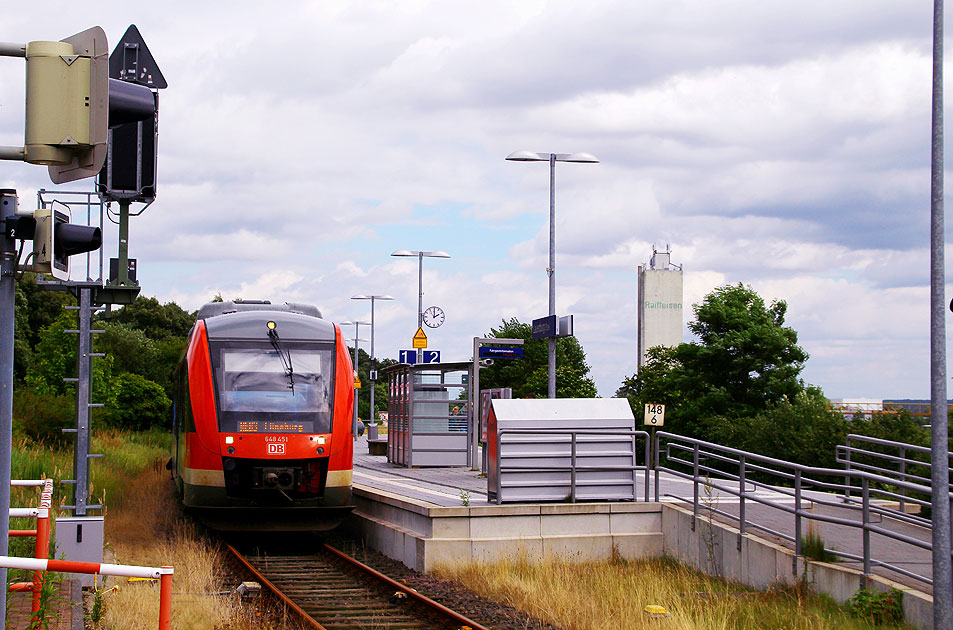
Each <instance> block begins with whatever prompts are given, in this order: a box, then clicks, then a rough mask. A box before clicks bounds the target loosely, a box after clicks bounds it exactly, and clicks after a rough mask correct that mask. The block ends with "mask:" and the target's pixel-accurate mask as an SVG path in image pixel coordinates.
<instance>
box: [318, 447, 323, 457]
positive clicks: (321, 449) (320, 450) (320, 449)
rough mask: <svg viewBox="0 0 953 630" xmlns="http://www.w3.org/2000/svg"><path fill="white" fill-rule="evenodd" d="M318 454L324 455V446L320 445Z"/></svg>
mask: <svg viewBox="0 0 953 630" xmlns="http://www.w3.org/2000/svg"><path fill="white" fill-rule="evenodd" d="M318 455H324V447H323V446H319V447H318Z"/></svg>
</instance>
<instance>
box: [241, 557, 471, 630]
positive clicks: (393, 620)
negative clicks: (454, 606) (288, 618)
mask: <svg viewBox="0 0 953 630" xmlns="http://www.w3.org/2000/svg"><path fill="white" fill-rule="evenodd" d="M227 547H228V550H229V551H230V552H231V553H232V554H233V555H234V556H235V557H236V558H237V559H238V561H239V562H240V563H241V564H243V565H244V566H245V567H246V568H247V569H248V570H250V571H251V572H252V573H254V574H255V576H256V577H257V579H258V580H259V581H260V582H261V584H262V585H263V586H265V587H267V588H269V589H271V590H272V591H273V592H274V593H275V595H277V596H278V597H279V598H280V599H282V600H283V601H284V602H285V603H286V604H287V605H288V606H289V607H290V608H291V609H292V610H294V611H295V612H296V613H298V614H299V615H301V618H302V619H303V620H304V622H305V623H306V624H308V625H310V626H311V627H313V628H315V629H317V630H371V629H374V630H382V629H385V628H386V629H391V630H437V629H440V630H446V629H459V628H467V627H468V628H471V629H472V630H487V628H485V627H484V626H481V625H480V624H478V623H476V622H474V621H472V620H470V619H467V618H466V617H464V616H463V615H460V614H457V613H455V612H454V611H452V610H450V609H449V608H446V607H445V606H442V605H441V604H439V603H437V602H435V601H433V600H432V599H430V598H428V597H426V596H424V595H421V594H420V593H418V592H417V591H415V590H413V589H411V588H409V587H407V586H405V585H403V584H401V583H400V582H396V581H394V580H392V579H390V578H389V577H387V576H386V575H383V574H382V573H379V572H378V571H376V570H374V569H372V568H371V567H368V566H366V565H364V564H362V563H360V562H358V561H357V560H355V559H353V558H351V557H350V556H348V555H346V554H344V553H342V552H340V551H338V550H337V549H334V548H333V547H330V546H329V545H323V546H322V548H320V549H318V550H317V551H315V552H314V553H307V554H301V555H289V554H286V553H278V554H261V553H260V552H256V553H255V554H254V555H252V554H247V555H246V554H242V553H241V552H240V551H238V549H236V548H235V547H233V546H232V545H227Z"/></svg>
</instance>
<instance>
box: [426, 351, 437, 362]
mask: <svg viewBox="0 0 953 630" xmlns="http://www.w3.org/2000/svg"><path fill="white" fill-rule="evenodd" d="M424 363H440V351H439V350H424Z"/></svg>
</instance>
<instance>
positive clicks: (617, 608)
mask: <svg viewBox="0 0 953 630" xmlns="http://www.w3.org/2000/svg"><path fill="white" fill-rule="evenodd" d="M435 573H436V575H438V576H439V577H442V578H446V579H453V580H456V581H458V582H460V583H462V584H465V585H467V586H468V587H469V588H471V589H473V590H474V591H476V592H477V593H480V594H481V595H484V596H485V597H488V598H491V599H495V600H498V601H502V602H505V603H507V604H509V605H511V606H514V607H516V608H519V609H521V610H524V611H526V612H528V613H530V614H532V615H533V616H535V617H537V618H539V619H542V620H544V621H548V622H550V623H552V624H554V625H556V626H559V627H560V628H565V629H566V630H618V629H619V628H627V629H630V628H631V629H633V630H638V629H641V628H652V629H656V628H661V627H664V628H669V629H672V630H676V629H677V630H716V629H717V630H724V629H726V628H732V629H739V630H772V629H774V630H860V629H866V628H870V627H871V626H870V624H868V623H867V622H865V621H862V620H860V619H857V618H854V617H851V616H850V615H849V614H848V613H846V612H845V611H844V610H843V609H841V608H840V607H838V606H837V605H836V604H834V603H833V602H832V601H831V600H830V599H828V598H825V597H819V596H815V595H809V594H807V593H806V592H805V590H806V589H775V590H772V591H768V592H758V591H753V590H751V589H748V588H746V587H743V586H740V585H737V584H731V583H726V582H724V581H721V580H717V579H714V578H711V577H708V576H704V575H701V574H699V573H697V572H695V571H691V570H689V569H687V568H685V567H684V566H682V565H679V564H677V563H675V562H673V561H670V560H665V559H661V560H646V561H637V562H625V561H615V562H608V563H606V562H601V563H582V562H570V561H567V560H564V559H552V560H550V561H548V562H545V563H542V564H533V563H531V562H529V561H528V560H526V559H525V558H522V559H521V558H519V557H514V558H512V559H509V560H505V561H502V562H498V563H494V564H480V563H469V564H461V565H455V566H444V567H440V568H438V569H437V570H436V571H435ZM650 604H657V605H660V606H663V607H664V608H665V609H666V610H667V611H668V612H669V613H670V616H669V617H668V618H665V619H653V618H652V617H650V616H649V615H648V614H647V613H645V612H644V610H643V609H644V607H645V606H647V605H650Z"/></svg>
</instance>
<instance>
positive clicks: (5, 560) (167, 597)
mask: <svg viewBox="0 0 953 630" xmlns="http://www.w3.org/2000/svg"><path fill="white" fill-rule="evenodd" d="M0 567H6V568H8V569H26V570H28V571H56V572H58V573H89V574H96V573H98V574H100V575H115V576H119V577H138V578H152V579H158V580H159V630H170V629H171V627H172V574H173V573H174V572H175V571H174V569H173V568H172V567H137V566H132V565H127V564H106V563H99V562H71V561H69V560H45V559H39V558H13V557H11V556H0Z"/></svg>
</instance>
